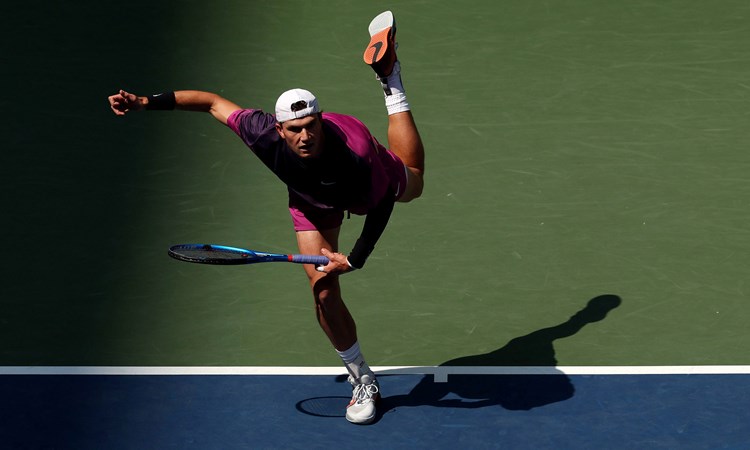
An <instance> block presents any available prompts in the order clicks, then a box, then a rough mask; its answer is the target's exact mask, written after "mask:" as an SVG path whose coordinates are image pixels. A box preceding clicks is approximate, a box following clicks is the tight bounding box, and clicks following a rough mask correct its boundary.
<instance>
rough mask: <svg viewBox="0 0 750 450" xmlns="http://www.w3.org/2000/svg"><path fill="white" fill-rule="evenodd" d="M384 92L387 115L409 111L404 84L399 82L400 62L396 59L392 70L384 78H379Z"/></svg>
mask: <svg viewBox="0 0 750 450" xmlns="http://www.w3.org/2000/svg"><path fill="white" fill-rule="evenodd" d="M380 83H381V85H382V86H383V92H384V93H385V108H386V109H387V110H388V115H392V114H396V113H400V112H404V111H409V110H410V108H409V102H408V101H407V100H406V93H405V92H404V85H403V83H402V82H401V64H399V62H398V61H396V63H395V64H394V66H393V71H392V72H391V74H390V75H388V76H387V77H386V78H385V79H380Z"/></svg>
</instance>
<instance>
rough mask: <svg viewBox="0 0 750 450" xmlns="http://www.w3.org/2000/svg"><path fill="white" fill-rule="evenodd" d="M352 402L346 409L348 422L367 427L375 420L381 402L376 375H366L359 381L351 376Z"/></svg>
mask: <svg viewBox="0 0 750 450" xmlns="http://www.w3.org/2000/svg"><path fill="white" fill-rule="evenodd" d="M349 383H351V385H352V388H353V389H352V401H351V402H349V406H347V407H346V420H348V421H349V422H351V423H356V424H359V425H366V424H368V423H372V421H374V420H375V413H376V407H377V404H378V403H379V402H380V385H379V384H378V380H376V379H375V375H374V374H364V375H362V377H360V379H359V381H357V380H355V379H354V378H352V377H351V376H350V377H349Z"/></svg>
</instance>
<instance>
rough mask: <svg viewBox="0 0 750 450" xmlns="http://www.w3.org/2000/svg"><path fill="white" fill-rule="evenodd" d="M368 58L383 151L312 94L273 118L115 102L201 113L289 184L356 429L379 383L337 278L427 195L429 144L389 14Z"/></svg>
mask: <svg viewBox="0 0 750 450" xmlns="http://www.w3.org/2000/svg"><path fill="white" fill-rule="evenodd" d="M368 31H369V33H370V43H369V44H368V46H367V49H366V50H365V53H364V60H365V63H367V64H369V65H370V66H371V67H372V68H373V70H374V71H375V73H376V74H377V79H378V81H379V82H380V84H381V87H382V88H383V92H384V94H385V106H386V110H387V112H388V145H389V147H390V148H389V149H386V148H385V147H383V146H382V145H381V144H380V143H379V142H378V141H377V140H376V139H375V138H374V137H373V136H372V135H371V134H370V132H369V130H368V129H367V128H366V127H365V125H364V124H363V123H362V122H360V121H359V120H357V119H356V118H354V117H352V116H348V115H343V114H336V113H327V112H326V113H323V112H321V109H320V106H319V104H318V99H317V98H316V97H315V96H314V95H313V94H312V93H311V92H309V91H307V90H304V89H291V90H289V91H286V92H284V93H283V94H281V96H280V97H279V98H278V100H277V102H276V108H275V115H274V114H269V113H266V112H264V111H262V110H260V109H243V108H241V107H240V106H238V105H236V104H235V103H233V102H231V101H229V100H227V99H224V98H222V97H220V96H219V95H217V94H213V93H210V92H203V91H175V92H166V93H162V94H156V95H150V96H137V95H135V94H131V93H128V92H125V91H124V90H120V91H119V92H118V93H117V94H115V95H112V96H110V97H109V102H110V105H111V108H112V110H113V111H114V113H115V114H117V115H124V114H126V113H128V112H130V111H139V110H172V109H180V110H187V111H202V112H208V113H210V114H211V115H212V116H213V117H214V118H215V119H217V120H218V121H219V122H221V123H223V124H225V125H227V126H228V127H229V128H230V129H231V130H232V131H234V132H235V133H236V134H237V135H238V136H239V137H240V138H241V139H242V140H243V142H244V143H245V144H246V145H247V146H248V147H249V148H250V149H251V150H252V151H253V152H254V153H255V154H256V155H257V156H258V158H260V160H261V161H262V162H263V163H264V164H265V165H266V166H267V167H268V168H269V169H271V170H272V171H273V172H274V173H275V174H276V175H277V176H278V177H279V179H281V181H283V182H284V183H285V184H286V185H287V187H288V191H289V212H290V214H291V218H292V223H293V224H294V229H295V231H296V235H297V244H298V246H299V251H300V253H303V254H317V253H322V254H323V255H324V256H326V257H328V259H329V260H330V263H329V264H328V265H326V266H324V267H323V266H319V267H312V266H307V265H306V266H305V271H306V273H307V276H308V278H309V280H310V286H311V287H312V291H313V296H314V299H315V311H316V315H317V319H318V322H319V324H320V326H321V328H322V329H323V331H324V332H325V334H326V335H327V336H328V338H329V340H330V341H331V343H332V344H333V346H334V348H335V349H336V351H337V352H338V354H339V355H340V357H341V359H342V360H343V362H344V365H345V366H346V369H347V371H348V372H349V382H350V383H351V384H352V388H353V393H352V400H351V403H350V404H349V406H348V407H347V411H346V418H347V420H349V421H350V422H353V423H358V424H366V423H371V422H372V421H373V420H375V417H376V406H377V402H378V401H379V399H380V386H379V384H378V381H377V380H376V378H375V374H374V373H373V372H372V370H371V369H370V367H369V366H368V365H367V363H366V362H365V359H364V357H363V356H362V352H361V350H360V346H359V341H358V339H357V329H356V325H355V322H354V319H353V318H352V315H351V314H350V313H349V310H348V309H347V307H346V305H345V304H344V301H343V300H342V297H341V288H340V285H339V276H340V275H341V274H344V273H347V272H351V271H353V270H355V269H361V268H362V267H363V266H364V265H365V261H366V260H367V258H368V256H369V255H370V253H371V252H372V251H373V249H374V248H375V244H376V243H377V241H378V239H379V238H380V236H381V235H382V233H383V231H384V229H385V227H386V225H387V224H388V221H389V218H390V216H391V212H392V210H393V207H394V203H395V202H409V201H411V200H413V199H415V198H417V197H419V196H420V195H421V193H422V186H423V180H422V177H423V174H424V147H423V145H422V140H421V138H420V136H419V132H418V131H417V127H416V125H415V123H414V118H413V117H412V114H411V111H410V107H409V103H408V102H407V99H406V95H405V92H404V87H403V84H402V82H401V67H400V64H399V61H398V58H397V57H396V41H395V35H396V24H395V21H394V18H393V14H392V13H391V12H390V11H386V12H384V13H382V14H380V15H378V16H377V17H375V18H374V19H373V20H372V22H371V23H370V26H369V28H368ZM346 212H351V213H354V214H359V215H366V218H365V222H364V226H363V229H362V232H361V235H360V236H359V238H358V239H357V242H356V244H355V245H354V248H353V249H352V250H351V252H350V253H349V254H348V255H345V254H343V253H339V251H338V247H339V246H338V237H339V230H340V227H341V224H342V221H343V217H344V214H345V213H346Z"/></svg>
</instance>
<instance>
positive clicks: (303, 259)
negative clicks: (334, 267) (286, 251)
mask: <svg viewBox="0 0 750 450" xmlns="http://www.w3.org/2000/svg"><path fill="white" fill-rule="evenodd" d="M289 261H291V262H293V263H297V264H316V265H317V264H320V265H324V266H325V265H327V264H328V263H329V262H330V261H328V258H326V257H325V256H318V255H289Z"/></svg>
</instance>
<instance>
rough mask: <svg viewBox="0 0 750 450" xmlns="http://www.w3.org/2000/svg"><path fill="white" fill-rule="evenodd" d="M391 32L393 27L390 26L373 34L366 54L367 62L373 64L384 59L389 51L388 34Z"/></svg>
mask: <svg viewBox="0 0 750 450" xmlns="http://www.w3.org/2000/svg"><path fill="white" fill-rule="evenodd" d="M390 32H391V28H390V27H388V28H386V29H384V30H382V31H379V32H378V33H376V34H374V35H373V36H372V38H371V39H370V43H369V44H368V45H367V49H366V50H365V54H364V60H365V63H366V64H369V65H373V64H377V63H379V62H380V61H382V60H383V57H384V56H385V55H386V54H387V53H388V34H389V33H390Z"/></svg>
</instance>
